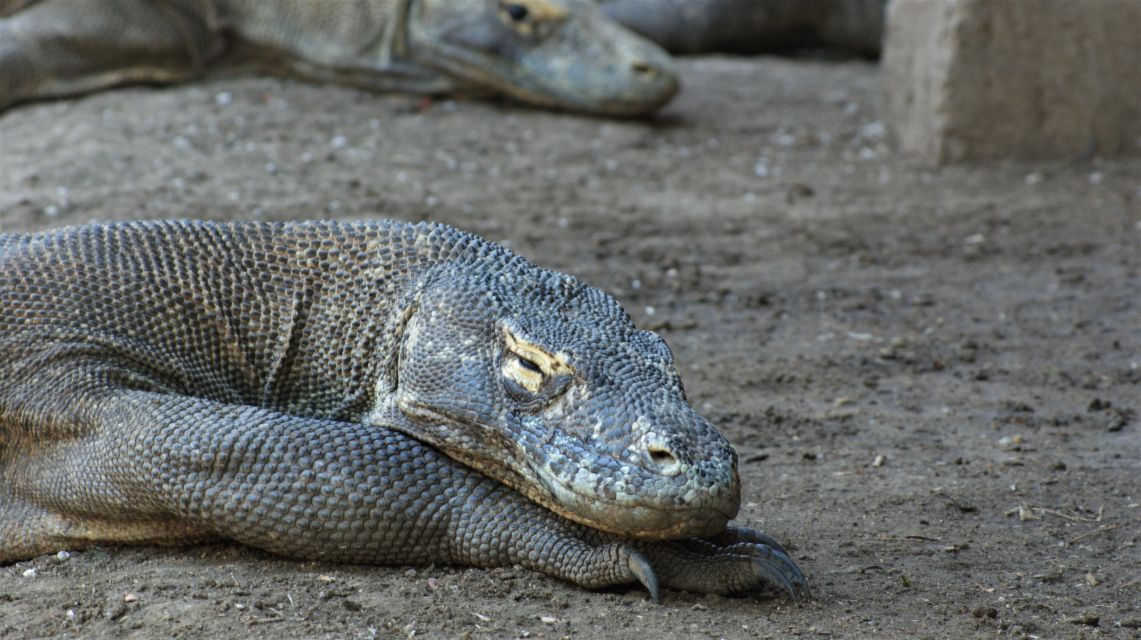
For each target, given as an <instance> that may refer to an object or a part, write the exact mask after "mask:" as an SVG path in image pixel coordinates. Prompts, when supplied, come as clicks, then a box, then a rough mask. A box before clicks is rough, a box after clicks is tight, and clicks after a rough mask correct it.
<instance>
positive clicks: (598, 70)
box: [405, 0, 680, 116]
mask: <svg viewBox="0 0 1141 640" xmlns="http://www.w3.org/2000/svg"><path fill="white" fill-rule="evenodd" d="M405 46H406V47H407V51H406V54H407V55H408V57H409V58H410V59H411V60H413V61H415V62H417V63H419V64H422V65H423V66H425V67H428V68H432V69H437V70H439V71H442V72H443V73H444V74H445V75H447V76H450V77H454V78H458V79H460V80H461V81H466V82H468V83H470V84H471V86H472V88H475V89H482V90H485V91H486V90H488V89H492V90H494V91H496V92H498V93H502V94H504V95H507V96H510V97H512V98H514V99H516V100H520V101H522V102H525V103H529V104H535V105H540V106H546V107H552V108H558V109H567V110H571V111H578V112H583V113H590V114H596V115H605V116H637V115H644V114H647V113H650V112H652V111H654V110H655V109H657V108H659V107H661V106H662V105H664V104H665V103H667V102H669V100H670V99H671V98H673V97H674V95H676V94H677V92H678V89H679V87H680V83H679V80H678V77H677V74H676V73H675V71H674V70H673V68H672V64H671V61H670V58H669V55H668V54H667V53H666V52H665V51H664V50H662V49H661V48H659V47H658V46H657V45H655V44H654V43H652V42H650V41H649V40H646V39H644V38H642V37H641V36H639V35H636V34H634V33H633V32H630V31H627V30H626V29H625V28H623V27H621V26H620V25H618V24H617V23H614V22H612V21H611V20H610V19H608V18H606V17H605V16H604V15H603V14H602V12H601V11H600V10H599V9H598V7H597V6H595V4H594V3H593V2H590V1H588V0H481V1H479V2H454V0H413V5H412V7H411V9H410V15H409V18H408V29H407V36H406V41H405Z"/></svg>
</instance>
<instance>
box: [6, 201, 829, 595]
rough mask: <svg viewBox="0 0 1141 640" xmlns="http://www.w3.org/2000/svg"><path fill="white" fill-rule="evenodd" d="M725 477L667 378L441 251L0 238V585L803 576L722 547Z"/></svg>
mask: <svg viewBox="0 0 1141 640" xmlns="http://www.w3.org/2000/svg"><path fill="white" fill-rule="evenodd" d="M739 504H740V482H739V479H738V474H737V456H736V453H735V452H734V451H733V448H732V447H731V446H730V444H729V443H728V441H726V440H725V438H724V437H722V436H721V434H719V433H718V432H717V430H716V429H714V428H713V426H712V425H710V424H709V423H708V422H707V421H705V420H704V419H703V418H702V417H701V416H699V415H698V414H697V413H696V412H695V411H694V410H693V409H692V408H691V407H690V405H689V403H688V402H687V400H686V398H685V394H684V391H683V390H682V386H681V381H680V379H679V377H678V372H677V367H676V365H675V363H674V359H673V356H672V354H671V353H670V350H669V348H668V347H667V346H666V344H665V342H663V341H662V339H661V338H660V337H658V336H657V335H656V334H653V333H651V332H648V331H641V330H638V329H637V328H636V327H635V326H634V324H633V322H632V321H631V320H630V317H629V316H628V315H627V314H626V313H625V312H624V311H623V310H622V308H621V307H620V306H619V305H618V303H617V302H615V300H614V299H613V298H611V297H610V296H608V295H606V294H605V293H603V292H602V291H599V290H598V289H595V288H593V287H590V286H587V285H585V284H583V283H581V282H579V281H578V280H576V279H575V278H573V277H571V276H566V275H562V274H558V273H555V272H551V271H547V270H545V269H541V268H539V267H536V266H534V265H532V264H531V263H529V262H527V261H526V260H524V259H523V258H521V257H519V256H517V255H515V254H513V253H511V252H510V251H508V250H507V249H504V248H503V247H500V246H498V245H495V244H492V243H490V242H487V241H486V240H483V239H481V238H478V237H476V236H473V235H470V234H467V233H463V232H461V231H458V230H456V229H454V228H451V227H447V226H444V225H438V224H418V225H410V224H404V223H396V222H374V223H337V222H329V221H321V222H309V223H251V222H244V223H243V222H237V223H229V224H219V223H204V222H149V223H146V222H134V223H122V224H114V225H89V226H85V227H78V228H71V229H65V230H61V231H56V232H50V233H42V234H27V235H0V562H12V561H16V560H22V559H26V558H29V557H32V556H34V555H37V554H42V553H49V552H53V551H56V550H58V549H62V548H73V549H74V548H77V547H84V546H89V545H92V544H99V543H168V544H170V543H190V542H194V541H201V540H207V539H212V538H226V539H232V540H236V541H239V542H243V543H246V544H249V545H252V546H255V547H259V548H262V549H266V550H269V551H272V552H276V553H280V554H284V555H287V556H291V557H299V558H312V559H322V560H331V561H342V562H358V563H375V564H428V563H450V564H461V565H474V566H482V567H492V566H504V565H513V564H522V565H525V566H527V567H530V568H533V569H537V570H540V571H543V572H545V573H548V574H550V575H553V576H558V577H561V578H564V579H567V580H571V581H574V582H576V583H578V584H581V585H584V586H588V587H599V586H604V585H610V584H623V583H628V582H633V581H635V580H637V581H640V582H641V583H642V584H644V585H645V586H646V587H647V588H648V589H649V591H650V592H651V594H652V596H653V597H654V599H655V600H657V599H658V597H659V586H658V585H659V583H660V584H663V585H666V586H670V587H676V588H680V589H687V590H692V591H699V592H733V591H746V590H752V589H756V588H759V587H765V586H776V587H778V588H781V589H783V590H785V591H786V592H787V593H789V594H790V595H792V596H793V597H796V596H798V595H800V594H802V593H806V592H807V585H806V582H805V579H804V576H803V574H802V573H801V571H800V569H799V568H797V566H796V564H795V563H794V562H793V561H792V560H791V559H790V558H789V556H788V555H787V554H786V553H785V552H784V550H782V549H781V547H780V545H778V544H777V543H776V542H775V541H773V540H772V539H771V538H769V537H768V536H765V535H764V534H761V533H757V532H753V531H750V530H747V529H741V528H737V527H729V526H727V523H728V522H729V520H730V519H731V518H733V517H734V516H735V515H736V514H737V510H738V506H739Z"/></svg>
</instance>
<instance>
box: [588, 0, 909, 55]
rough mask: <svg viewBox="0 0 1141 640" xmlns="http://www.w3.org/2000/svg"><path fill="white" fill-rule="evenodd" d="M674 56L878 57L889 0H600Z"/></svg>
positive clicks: (615, 16) (607, 10)
mask: <svg viewBox="0 0 1141 640" xmlns="http://www.w3.org/2000/svg"><path fill="white" fill-rule="evenodd" d="M598 2H599V3H600V4H601V5H602V8H603V11H604V12H605V13H606V15H608V16H610V17H611V18H613V19H614V20H616V21H617V22H619V23H621V24H623V25H625V26H626V27H628V28H630V29H632V30H633V31H635V32H637V33H640V34H642V35H644V36H646V37H647V38H649V39H650V40H653V41H654V42H656V43H658V44H660V45H661V46H663V47H664V48H665V49H666V50H668V51H670V52H671V53H703V52H709V51H730V52H734V53H762V52H768V51H779V50H782V49H804V48H809V47H836V48H841V49H847V50H850V51H853V52H855V53H859V54H862V55H868V56H875V55H878V54H879V52H880V47H881V45H882V43H883V30H884V6H885V5H886V4H887V0H598Z"/></svg>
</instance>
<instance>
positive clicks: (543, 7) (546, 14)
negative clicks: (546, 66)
mask: <svg viewBox="0 0 1141 640" xmlns="http://www.w3.org/2000/svg"><path fill="white" fill-rule="evenodd" d="M567 16H568V12H567V9H566V7H563V6H560V5H558V4H556V3H554V2H551V0H515V2H506V1H505V0H500V2H499V17H500V20H502V21H503V22H504V23H506V24H507V26H509V27H511V28H512V29H513V30H514V31H515V32H516V33H518V34H519V35H521V36H523V37H524V38H529V39H532V40H536V39H542V38H544V37H546V35H547V34H549V33H550V32H551V29H552V28H554V27H555V25H557V24H559V23H560V22H562V21H563V20H565V19H566V18H567Z"/></svg>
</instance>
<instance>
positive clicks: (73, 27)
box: [0, 0, 678, 116]
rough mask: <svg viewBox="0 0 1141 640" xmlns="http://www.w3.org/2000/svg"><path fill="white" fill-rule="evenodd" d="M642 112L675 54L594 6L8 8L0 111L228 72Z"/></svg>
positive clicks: (450, 2) (117, 3) (115, 0)
mask: <svg viewBox="0 0 1141 640" xmlns="http://www.w3.org/2000/svg"><path fill="white" fill-rule="evenodd" d="M251 65H252V66H254V67H255V68H258V69H260V70H262V71H265V72H270V73H278V74H284V75H293V76H299V77H303V78H308V79H314V80H318V81H327V82H336V83H342V84H348V85H353V86H357V87H362V88H365V89H370V90H376V91H404V92H413V93H428V94H440V93H477V94H488V93H493V94H500V95H505V96H508V97H511V98H514V99H517V100H520V101H522V102H525V103H529V104H534V105H539V106H543V107H554V108H560V109H567V110H571V111H579V112H586V113H593V114H600V115H614V116H630V115H640V114H645V113H648V112H650V111H653V110H654V109H656V108H658V107H660V106H661V105H663V104H665V103H666V102H668V101H669V100H670V98H672V97H673V95H674V94H675V93H676V92H677V90H678V80H677V76H676V75H675V73H674V71H673V70H672V69H671V66H670V65H671V62H670V59H669V56H668V55H667V54H666V53H665V52H664V51H662V50H661V49H660V48H659V47H657V46H656V45H654V44H653V43H651V42H649V41H647V40H645V39H643V38H641V37H640V36H637V35H635V34H633V33H631V32H629V31H627V30H626V29H624V28H622V27H621V26H619V25H617V24H616V23H614V22H613V21H611V20H609V19H607V18H606V17H605V16H603V15H602V13H601V12H600V11H599V9H598V7H597V6H595V5H594V4H593V3H592V2H590V1H589V0H336V1H335V2H334V1H328V0H272V1H267V0H98V2H92V1H91V0H0V110H2V109H4V108H6V107H8V106H11V105H13V104H16V103H19V102H24V101H29V100H37V99H43V98H50V97H60V96H69V95H75V94H80V93H86V92H91V91H96V90H100V89H105V88H107V87H111V86H115V85H121V84H127V83H156V84H162V83H172V82H179V81H184V80H189V79H192V78H196V77H199V76H201V75H203V74H204V73H205V72H206V71H207V70H209V69H213V68H216V67H220V66H230V67H233V66H251Z"/></svg>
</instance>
